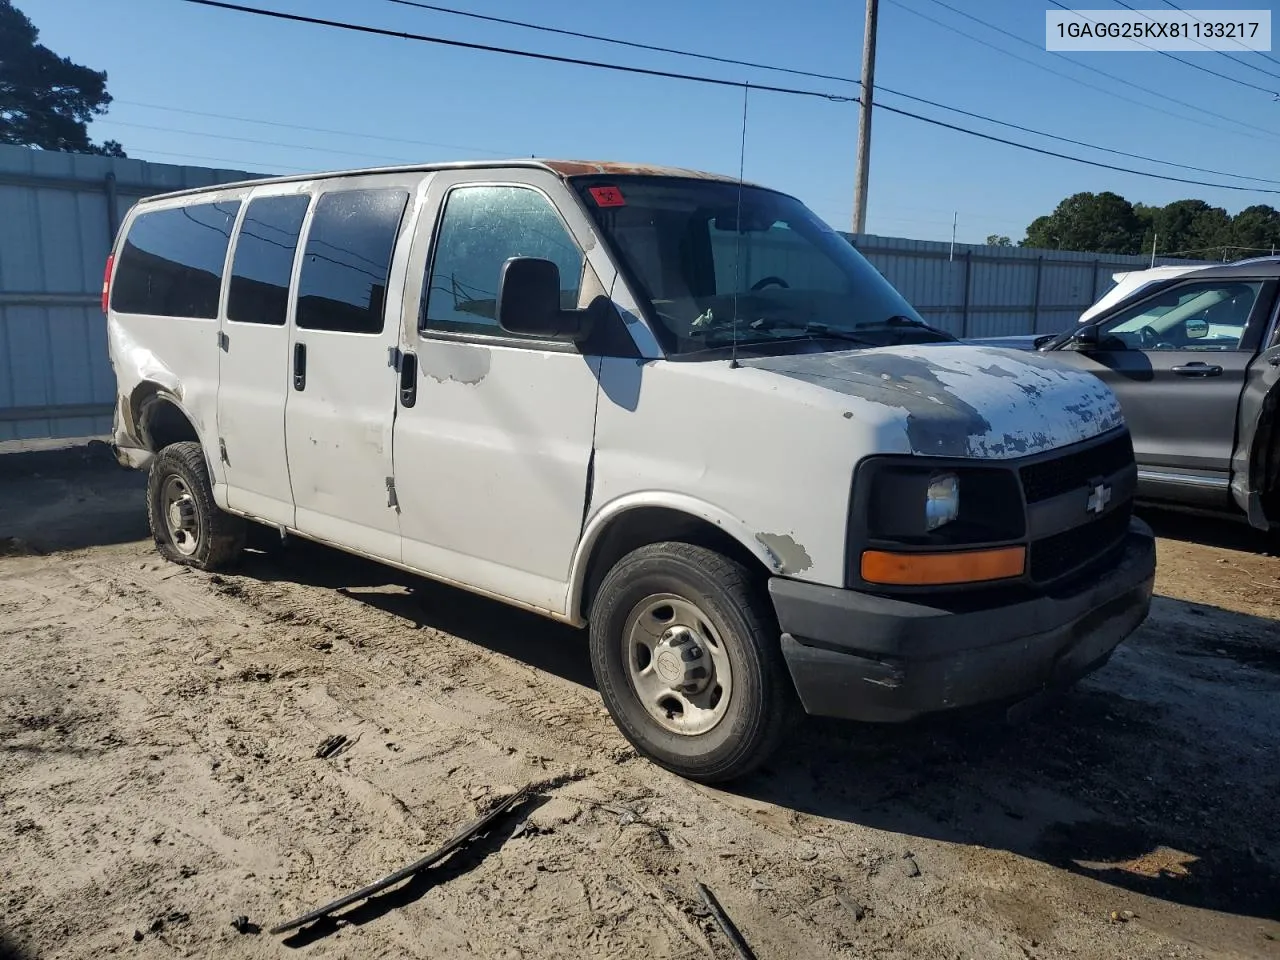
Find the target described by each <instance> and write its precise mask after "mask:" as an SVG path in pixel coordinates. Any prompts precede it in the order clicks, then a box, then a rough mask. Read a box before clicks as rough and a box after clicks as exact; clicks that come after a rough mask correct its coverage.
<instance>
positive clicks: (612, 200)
mask: <svg viewBox="0 0 1280 960" xmlns="http://www.w3.org/2000/svg"><path fill="white" fill-rule="evenodd" d="M590 193H591V199H592V200H594V201H595V202H596V206H597V207H625V206H626V205H627V201H626V198H625V197H623V195H622V191H621V190H619V189H618V188H617V187H592V188H591V189H590Z"/></svg>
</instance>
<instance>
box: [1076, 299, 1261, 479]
mask: <svg viewBox="0 0 1280 960" xmlns="http://www.w3.org/2000/svg"><path fill="white" fill-rule="evenodd" d="M1274 296H1275V284H1274V283H1273V282H1267V281H1264V280H1261V279H1258V280H1251V279H1247V278H1246V279H1235V278H1231V279H1214V280H1201V281H1191V280H1188V281H1187V282H1184V283H1180V284H1175V285H1173V286H1171V287H1166V288H1165V289H1163V290H1161V291H1160V292H1159V293H1157V294H1154V295H1152V296H1151V297H1148V298H1146V299H1145V300H1143V301H1141V302H1139V303H1137V304H1135V305H1133V306H1130V307H1128V308H1126V309H1124V310H1121V311H1119V312H1117V313H1114V314H1112V315H1111V316H1109V317H1106V318H1104V319H1102V320H1100V321H1099V322H1097V323H1096V324H1095V325H1094V329H1096V331H1097V342H1096V343H1081V342H1078V341H1067V342H1066V343H1064V344H1062V345H1061V346H1060V347H1059V348H1058V350H1057V351H1056V352H1055V356H1056V357H1057V358H1058V359H1059V360H1062V361H1064V362H1066V363H1069V364H1071V365H1072V366H1075V367H1078V368H1080V369H1082V370H1087V371H1088V372H1090V373H1093V374H1095V375H1096V376H1098V377H1099V378H1101V379H1102V380H1103V381H1105V382H1106V383H1107V385H1108V386H1110V387H1111V389H1112V390H1114V391H1115V393H1116V396H1117V397H1118V398H1119V400H1120V405H1121V407H1122V408H1123V410H1124V415H1125V419H1126V420H1127V421H1128V423H1129V429H1130V431H1131V433H1132V435H1133V446H1134V454H1135V456H1136V458H1137V461H1138V466H1139V479H1140V480H1142V481H1144V482H1145V484H1147V485H1149V484H1156V485H1158V488H1157V489H1155V490H1154V491H1153V492H1155V493H1157V494H1159V493H1160V489H1159V488H1164V492H1165V493H1168V492H1169V491H1168V488H1169V487H1170V485H1173V486H1174V487H1176V488H1178V489H1179V490H1180V491H1181V492H1180V493H1179V495H1178V498H1179V499H1183V498H1190V499H1202V500H1206V501H1212V502H1217V501H1219V500H1223V499H1225V498H1226V496H1227V488H1228V484H1229V482H1230V471H1231V456H1232V452H1233V448H1234V444H1235V438H1236V412H1237V410H1238V408H1239V402H1240V393H1241V391H1242V390H1243V388H1244V382H1245V375H1246V371H1247V370H1248V368H1249V364H1250V362H1251V361H1252V360H1253V356H1254V354H1255V352H1256V349H1257V343H1258V338H1259V336H1260V333H1261V329H1262V327H1263V326H1264V325H1265V323H1266V319H1267V316H1268V314H1269V309H1270V306H1271V301H1272V300H1273V299H1274Z"/></svg>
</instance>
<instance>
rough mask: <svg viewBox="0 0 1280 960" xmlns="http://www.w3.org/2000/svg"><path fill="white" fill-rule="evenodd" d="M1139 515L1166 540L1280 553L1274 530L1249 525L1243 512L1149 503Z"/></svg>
mask: <svg viewBox="0 0 1280 960" xmlns="http://www.w3.org/2000/svg"><path fill="white" fill-rule="evenodd" d="M1138 515H1139V516H1140V517H1142V519H1143V520H1145V521H1146V522H1147V523H1149V524H1150V525H1151V529H1152V530H1154V531H1155V534H1156V536H1157V537H1163V538H1164V539H1166V540H1181V541H1182V542H1184V543H1199V544H1203V545H1204V546H1207V547H1220V548H1222V549H1224V550H1239V551H1241V552H1243V553H1262V554H1267V553H1269V554H1272V555H1280V538H1277V537H1276V536H1275V535H1274V534H1273V535H1271V536H1270V538H1269V537H1268V535H1267V534H1265V533H1263V532H1262V531H1261V530H1256V529H1254V528H1253V527H1251V526H1249V524H1248V522H1247V521H1246V520H1245V519H1244V515H1243V514H1241V515H1240V516H1238V517H1237V516H1235V515H1230V516H1216V515H1212V514H1204V513H1193V512H1190V511H1182V510H1176V509H1173V508H1166V507H1156V506H1150V505H1147V506H1143V507H1140V508H1139V510H1138Z"/></svg>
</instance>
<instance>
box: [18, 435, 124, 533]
mask: <svg viewBox="0 0 1280 960" xmlns="http://www.w3.org/2000/svg"><path fill="white" fill-rule="evenodd" d="M146 482H147V478H146V475H145V474H142V473H138V472H137V471H133V470H126V469H125V468H124V467H121V466H120V465H119V464H117V463H116V462H115V459H114V457H113V456H112V454H111V451H110V449H109V448H108V447H107V445H106V444H105V443H101V442H95V443H92V444H90V445H88V446H86V447H72V448H68V449H61V450H40V451H34V452H23V453H6V454H3V455H0V556H6V555H9V556H12V555H22V554H39V553H51V552H53V551H56V550H78V549H82V548H84V547H97V546H106V545H108V544H113V543H128V542H131V541H134V540H141V539H144V538H145V537H147V536H148V535H149V534H148V531H147V514H146V494H145V491H146Z"/></svg>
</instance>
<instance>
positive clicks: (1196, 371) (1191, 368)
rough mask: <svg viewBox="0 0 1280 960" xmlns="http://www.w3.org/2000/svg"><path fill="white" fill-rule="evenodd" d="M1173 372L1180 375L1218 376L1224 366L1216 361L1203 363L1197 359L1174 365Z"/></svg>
mask: <svg viewBox="0 0 1280 960" xmlns="http://www.w3.org/2000/svg"><path fill="white" fill-rule="evenodd" d="M1173 372H1174V373H1176V374H1177V375H1178V376H1180V377H1216V376H1219V375H1220V374H1221V373H1222V368H1221V367H1220V366H1218V365H1217V364H1216V363H1201V362H1200V361H1199V360H1196V361H1195V362H1194V363H1188V364H1184V365H1183V366H1180V367H1174V368H1173Z"/></svg>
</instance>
